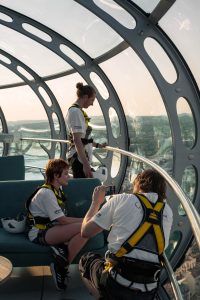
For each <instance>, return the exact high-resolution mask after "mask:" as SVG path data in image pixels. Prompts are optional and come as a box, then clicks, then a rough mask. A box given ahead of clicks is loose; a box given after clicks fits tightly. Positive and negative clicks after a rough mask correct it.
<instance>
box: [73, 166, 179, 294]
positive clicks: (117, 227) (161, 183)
mask: <svg viewBox="0 0 200 300" xmlns="http://www.w3.org/2000/svg"><path fill="white" fill-rule="evenodd" d="M105 190H106V187H105V186H99V187H97V188H95V190H94V193H93V199H92V204H91V207H90V209H89V211H88V212H87V214H86V216H85V218H84V220H83V223H82V229H81V234H82V236H83V237H85V238H90V237H92V236H94V235H96V234H97V233H99V232H101V231H102V230H103V229H106V230H110V232H109V235H108V249H109V250H108V251H107V253H106V255H105V258H102V257H101V256H100V255H98V254H94V253H87V254H85V255H83V256H82V257H81V260H80V262H79V269H80V273H81V276H82V278H83V281H84V283H85V284H86V286H87V287H88V288H89V290H90V292H91V293H92V294H93V295H94V296H95V298H96V299H107V300H109V299H110V300H111V299H115V300H118V299H119V300H121V299H123V300H129V299H130V300H134V299H135V300H140V299H141V300H144V299H146V300H150V299H154V296H155V294H156V291H157V287H158V281H159V272H160V270H161V267H162V265H161V262H160V260H159V257H160V256H161V255H162V253H163V251H164V249H165V248H166V247H167V245H168V242H169V235H170V230H171V226H172V219H173V216H172V210H171V208H170V207H169V205H168V204H167V203H166V200H165V197H166V183H165V180H164V179H163V178H162V177H161V175H160V174H159V173H158V172H156V171H154V170H151V169H148V170H145V171H144V172H142V173H141V174H138V175H137V177H136V179H135V181H134V187H133V194H125V193H124V194H119V195H115V196H113V197H112V199H110V200H109V201H108V202H106V204H104V205H103V206H102V207H101V209H100V210H99V208H100V206H101V204H102V203H103V202H104V197H105ZM138 236H139V238H138ZM101 297H102V298H101Z"/></svg>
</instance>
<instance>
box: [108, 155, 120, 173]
mask: <svg viewBox="0 0 200 300" xmlns="http://www.w3.org/2000/svg"><path fill="white" fill-rule="evenodd" d="M120 163H121V154H120V153H113V157H112V164H111V172H110V175H111V177H112V178H114V177H116V176H117V174H118V172H119V168H120Z"/></svg>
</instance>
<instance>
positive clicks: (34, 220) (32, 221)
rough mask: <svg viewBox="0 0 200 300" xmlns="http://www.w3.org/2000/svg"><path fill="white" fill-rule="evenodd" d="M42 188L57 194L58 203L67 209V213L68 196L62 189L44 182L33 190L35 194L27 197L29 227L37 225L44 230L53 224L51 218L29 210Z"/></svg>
mask: <svg viewBox="0 0 200 300" xmlns="http://www.w3.org/2000/svg"><path fill="white" fill-rule="evenodd" d="M42 188H45V189H49V190H51V191H52V192H53V193H54V194H55V196H56V199H57V202H58V205H59V206H60V207H61V209H62V210H63V211H65V214H66V208H65V201H66V198H65V196H64V193H63V191H62V190H61V189H59V190H58V191H57V190H56V189H55V188H54V186H53V185H50V184H43V185H41V186H39V187H38V188H37V189H36V190H35V191H34V192H33V194H32V195H31V196H30V197H29V198H28V199H27V201H26V204H25V207H26V210H27V226H28V227H32V226H34V227H36V228H38V229H41V230H44V229H47V228H49V227H51V225H52V222H51V220H50V219H49V218H48V217H47V218H45V217H40V216H33V215H32V214H31V212H30V210H29V207H30V204H31V200H32V199H33V197H34V196H35V195H36V194H37V192H38V191H39V190H40V189H42Z"/></svg>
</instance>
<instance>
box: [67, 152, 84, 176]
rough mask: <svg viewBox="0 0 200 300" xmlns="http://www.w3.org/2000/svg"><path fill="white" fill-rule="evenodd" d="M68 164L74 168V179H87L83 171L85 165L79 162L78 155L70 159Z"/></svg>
mask: <svg viewBox="0 0 200 300" xmlns="http://www.w3.org/2000/svg"><path fill="white" fill-rule="evenodd" d="M68 162H69V165H70V166H71V168H72V174H73V177H74V178H86V176H85V173H84V171H83V164H82V163H81V162H80V161H79V159H78V157H77V155H76V156H73V157H72V158H70V159H68Z"/></svg>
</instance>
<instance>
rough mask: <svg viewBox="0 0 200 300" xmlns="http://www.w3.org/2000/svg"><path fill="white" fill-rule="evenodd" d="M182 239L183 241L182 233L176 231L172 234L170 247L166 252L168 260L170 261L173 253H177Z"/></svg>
mask: <svg viewBox="0 0 200 300" xmlns="http://www.w3.org/2000/svg"><path fill="white" fill-rule="evenodd" d="M181 239H182V233H181V232H180V231H178V230H176V231H173V232H172V233H171V235H170V239H169V245H168V247H167V249H166V250H165V253H166V255H167V258H168V259H170V258H171V257H172V256H173V253H175V251H176V249H177V248H178V246H179V244H180V242H181Z"/></svg>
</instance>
